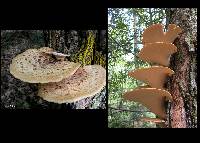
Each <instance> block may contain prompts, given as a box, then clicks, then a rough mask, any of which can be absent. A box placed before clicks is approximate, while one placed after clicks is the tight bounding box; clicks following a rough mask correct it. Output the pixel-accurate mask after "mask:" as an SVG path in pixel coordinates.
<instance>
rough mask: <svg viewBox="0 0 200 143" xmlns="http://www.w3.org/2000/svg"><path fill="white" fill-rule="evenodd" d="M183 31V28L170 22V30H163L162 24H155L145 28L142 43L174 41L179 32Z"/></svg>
mask: <svg viewBox="0 0 200 143" xmlns="http://www.w3.org/2000/svg"><path fill="white" fill-rule="evenodd" d="M181 32H182V30H181V28H180V27H178V26H176V25H175V24H169V26H168V31H167V32H164V31H163V25H162V24H153V25H151V26H149V27H148V28H147V29H145V30H144V33H143V35H142V37H143V39H142V43H143V44H146V43H154V42H164V43H173V42H174V40H175V39H176V38H177V37H178V34H180V33H181Z"/></svg>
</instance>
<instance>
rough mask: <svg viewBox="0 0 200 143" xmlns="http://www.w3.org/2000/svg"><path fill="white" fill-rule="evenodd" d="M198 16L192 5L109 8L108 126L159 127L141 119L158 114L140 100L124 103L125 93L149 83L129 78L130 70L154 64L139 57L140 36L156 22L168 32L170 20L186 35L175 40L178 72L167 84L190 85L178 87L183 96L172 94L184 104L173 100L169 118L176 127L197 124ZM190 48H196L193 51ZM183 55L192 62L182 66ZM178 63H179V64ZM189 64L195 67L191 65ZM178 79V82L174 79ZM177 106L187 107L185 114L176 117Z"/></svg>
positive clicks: (175, 57) (172, 89)
mask: <svg viewBox="0 0 200 143" xmlns="http://www.w3.org/2000/svg"><path fill="white" fill-rule="evenodd" d="M196 19H197V9H189V8H183V9H176V8H171V9H169V8H129V9H127V8H110V9H108V95H109V98H108V127H110V128H149V127H150V128H159V126H157V125H156V124H154V123H151V122H142V121H141V120H140V119H141V118H142V117H151V118H156V115H155V114H153V113H152V112H150V111H149V110H148V109H147V108H146V107H144V106H143V105H142V104H140V103H138V102H130V101H129V102H125V101H123V99H122V95H123V93H124V92H126V91H130V90H133V89H134V88H136V87H138V86H143V85H146V84H145V83H143V82H141V81H139V80H136V79H134V78H131V77H129V76H128V71H130V70H134V69H138V68H144V67H150V66H151V65H150V64H149V63H147V62H144V61H142V60H140V59H138V56H137V54H138V53H139V51H140V49H141V48H142V47H143V45H142V43H141V41H142V40H141V38H142V37H141V36H142V33H143V31H144V29H146V28H147V27H148V26H150V25H152V24H157V23H161V24H163V25H164V28H165V29H164V30H165V31H166V28H167V26H168V24H169V23H172V24H176V25H178V26H180V27H181V28H182V29H183V31H184V32H183V33H184V34H183V35H181V36H180V37H181V38H182V42H180V39H177V40H176V41H175V45H177V48H178V52H177V53H176V54H175V55H173V58H172V60H171V65H170V68H171V69H172V70H175V73H177V75H175V76H173V80H172V79H171V80H169V81H168V85H169V84H173V85H175V86H176V85H177V82H178V83H181V84H183V85H184V87H187V88H183V89H181V88H180V89H176V91H178V93H184V95H183V94H178V95H177V97H178V98H177V97H175V94H174V97H173V98H174V99H181V101H182V102H183V105H184V106H179V101H180V100H174V101H175V102H174V103H173V104H172V106H171V107H172V108H171V109H168V110H169V111H171V114H170V115H171V116H170V117H169V120H168V121H169V122H170V123H171V124H172V126H173V127H190V128H193V127H196V126H197V102H196V101H197V100H196V99H197V86H196V81H197V76H196V75H197V71H196V54H197V53H196V48H197V45H196V44H195V42H196V41H197V40H196V33H197V32H196V29H197V27H196V26H197V21H196ZM184 35H185V36H184ZM191 47H192V48H193V50H191V51H190V50H189V49H190V48H191ZM184 49H186V51H188V52H183V51H185V50H184ZM181 55H182V56H181ZM183 55H184V56H183ZM179 57H182V58H179ZM184 57H190V59H191V62H190V63H191V64H188V63H186V64H185V68H181V67H182V65H183V63H185V59H184ZM174 63H176V64H174ZM176 65H180V66H178V67H177V66H176ZM190 65H193V66H192V67H191V66H190ZM186 67H187V68H186ZM180 69H184V70H180ZM186 69H187V71H185V70H186ZM180 75H181V76H180ZM183 75H184V76H183ZM186 78H187V80H186ZM176 79H177V82H175V80H176ZM172 87H173V86H171V87H169V86H168V89H167V90H169V91H170V92H171V91H172V92H173V93H175V92H174V91H175V88H172ZM176 93H177V92H176ZM185 93H187V95H185ZM180 96H181V97H180ZM177 105H178V106H177ZM174 107H175V108H174ZM177 109H181V110H183V109H184V111H185V109H187V111H186V115H185V113H184V115H185V116H182V117H180V116H177V115H176V114H177V113H176V112H175V110H177ZM178 112H180V110H179V111H178ZM190 113H192V115H191V114H190ZM183 117H184V118H183ZM172 119H174V122H173V121H172ZM176 119H178V120H176ZM180 119H182V120H183V121H184V122H187V125H184V126H182V125H183V124H182V122H183V121H180ZM175 122H176V123H175Z"/></svg>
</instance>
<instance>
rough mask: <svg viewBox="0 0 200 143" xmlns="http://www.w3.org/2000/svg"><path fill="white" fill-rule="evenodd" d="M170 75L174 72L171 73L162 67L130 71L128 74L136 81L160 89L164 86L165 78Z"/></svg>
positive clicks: (168, 69)
mask: <svg viewBox="0 0 200 143" xmlns="http://www.w3.org/2000/svg"><path fill="white" fill-rule="evenodd" d="M172 74H174V71H172V70H171V69H170V68H168V67H163V66H153V67H150V68H142V69H137V70H134V71H130V72H129V73H128V75H129V76H131V77H134V78H136V79H138V80H141V81H143V82H145V83H147V84H149V85H150V86H151V87H154V88H161V89H162V88H163V86H164V83H165V80H166V77H167V76H171V75H172Z"/></svg>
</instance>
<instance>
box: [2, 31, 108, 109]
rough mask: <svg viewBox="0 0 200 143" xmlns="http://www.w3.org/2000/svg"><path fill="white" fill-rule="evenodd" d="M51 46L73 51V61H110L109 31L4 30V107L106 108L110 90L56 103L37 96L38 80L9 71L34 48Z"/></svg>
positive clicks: (103, 63) (96, 62) (85, 62)
mask: <svg viewBox="0 0 200 143" xmlns="http://www.w3.org/2000/svg"><path fill="white" fill-rule="evenodd" d="M44 46H49V47H52V48H54V49H55V50H57V51H59V52H62V53H67V54H70V55H71V56H70V59H69V60H71V61H74V62H81V63H82V65H87V64H100V65H102V66H104V67H106V65H105V63H106V62H105V61H106V59H105V58H106V56H105V54H106V31H105V30H88V31H75V30H71V31H64V30H52V31H41V30H3V31H1V109H10V108H11V109H12V108H14V109H33V108H39V109H63V108H64V109H67V108H69V109H72V108H73V109H85V108H89V109H98V108H100V109H104V108H106V95H105V94H106V91H105V88H104V90H103V91H102V92H101V93H99V94H97V95H95V96H94V97H91V98H86V99H83V100H81V101H78V102H75V103H73V104H61V105H60V104H56V103H50V102H47V101H44V100H43V99H42V98H40V97H38V96H37V84H29V83H26V82H22V81H21V80H18V79H16V78H14V77H13V76H12V75H11V74H10V72H9V65H10V63H11V60H12V59H13V58H14V57H15V56H16V55H18V54H19V53H22V52H24V51H25V50H27V49H30V48H39V47H44Z"/></svg>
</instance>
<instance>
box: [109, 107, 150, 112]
mask: <svg viewBox="0 0 200 143" xmlns="http://www.w3.org/2000/svg"><path fill="white" fill-rule="evenodd" d="M108 108H109V109H112V110H116V111H122V112H151V111H139V110H128V109H118V108H115V107H108Z"/></svg>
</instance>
